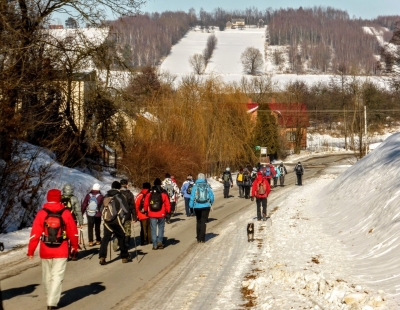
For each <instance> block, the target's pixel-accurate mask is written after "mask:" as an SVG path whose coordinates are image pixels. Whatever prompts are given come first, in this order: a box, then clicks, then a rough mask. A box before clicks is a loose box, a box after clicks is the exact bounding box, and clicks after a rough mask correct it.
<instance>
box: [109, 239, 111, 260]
mask: <svg viewBox="0 0 400 310" xmlns="http://www.w3.org/2000/svg"><path fill="white" fill-rule="evenodd" d="M111 242H112V238H110V244H109V246H110V261H111V247H112V244H111Z"/></svg>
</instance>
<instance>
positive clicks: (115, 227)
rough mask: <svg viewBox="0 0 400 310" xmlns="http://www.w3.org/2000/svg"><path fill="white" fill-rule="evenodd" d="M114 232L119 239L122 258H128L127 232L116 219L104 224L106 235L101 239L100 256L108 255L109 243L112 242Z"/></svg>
mask: <svg viewBox="0 0 400 310" xmlns="http://www.w3.org/2000/svg"><path fill="white" fill-rule="evenodd" d="M106 225H107V226H106ZM110 229H111V230H110ZM113 234H115V237H116V238H117V239H118V245H119V248H120V250H121V258H126V257H128V256H129V253H128V248H127V246H126V243H125V232H124V230H123V229H122V227H121V226H120V224H119V223H118V221H114V222H111V223H107V224H104V235H103V239H101V244H100V251H99V258H102V257H104V258H106V257H107V248H108V243H109V242H110V240H111V237H112V235H113Z"/></svg>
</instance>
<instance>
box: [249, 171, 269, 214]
mask: <svg viewBox="0 0 400 310" xmlns="http://www.w3.org/2000/svg"><path fill="white" fill-rule="evenodd" d="M270 192H271V187H270V186H269V182H268V181H267V180H266V179H265V177H263V174H262V172H260V171H259V172H257V178H256V179H255V180H254V182H253V185H252V188H251V201H254V197H256V206H257V220H258V221H261V210H260V207H261V206H262V216H263V220H264V221H265V220H266V219H267V197H268V195H269V193H270Z"/></svg>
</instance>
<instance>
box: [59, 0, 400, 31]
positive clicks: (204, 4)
mask: <svg viewBox="0 0 400 310" xmlns="http://www.w3.org/2000/svg"><path fill="white" fill-rule="evenodd" d="M300 6H302V7H303V8H306V7H313V6H324V7H327V6H330V7H333V8H336V9H341V10H343V11H347V12H348V13H349V16H350V17H353V16H355V17H357V18H358V17H361V18H364V19H372V18H375V17H377V16H379V15H400V0H319V1H315V0H303V1H295V0H280V1H268V0H240V1H239V0H147V2H146V4H145V5H144V6H143V7H142V8H141V11H142V12H163V11H168V10H169V11H178V10H183V11H185V12H187V11H189V9H190V8H192V7H193V8H194V9H195V10H196V13H198V12H199V11H200V8H203V9H204V10H206V11H207V12H212V11H213V10H214V9H215V8H217V7H220V8H222V9H224V10H227V11H230V10H235V9H238V10H243V9H245V8H248V7H256V8H258V9H259V10H264V9H267V8H270V7H271V8H272V9H279V8H299V7H300ZM53 18H54V21H55V23H61V24H63V25H64V24H65V20H66V19H67V18H68V15H66V14H54V16H53ZM115 18H116V16H113V15H111V14H110V16H109V19H115Z"/></svg>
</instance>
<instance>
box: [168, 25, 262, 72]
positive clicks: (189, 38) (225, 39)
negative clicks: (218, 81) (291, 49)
mask: <svg viewBox="0 0 400 310" xmlns="http://www.w3.org/2000/svg"><path fill="white" fill-rule="evenodd" d="M211 34H214V35H215V36H216V37H217V39H218V43H217V46H216V49H215V51H214V54H213V57H212V58H211V60H210V62H209V64H208V66H207V69H206V74H211V73H213V74H233V75H242V74H243V66H242V63H241V61H240V56H241V54H242V53H243V52H244V50H245V49H246V48H247V47H255V48H258V49H259V50H260V52H261V53H262V54H264V41H265V28H260V29H259V28H246V29H245V30H238V29H228V30H225V31H218V30H215V31H214V32H213V33H207V32H202V31H200V30H196V31H194V30H193V31H189V32H188V33H187V34H186V35H185V36H184V37H183V38H182V40H181V41H179V43H178V44H176V45H175V46H174V47H172V50H171V53H170V55H168V57H167V58H166V59H165V60H164V62H163V63H162V64H161V71H169V72H171V73H173V74H176V75H178V76H182V75H187V74H191V73H193V69H192V68H191V66H190V64H189V58H190V57H191V56H193V55H194V54H198V53H200V54H201V53H202V52H203V50H204V48H205V47H206V43H207V39H208V37H209V36H210V35H211Z"/></svg>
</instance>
